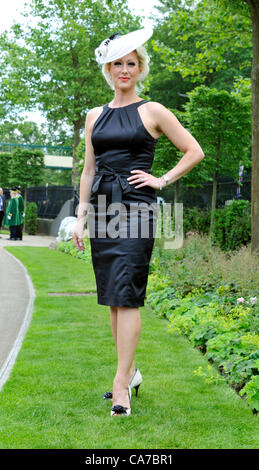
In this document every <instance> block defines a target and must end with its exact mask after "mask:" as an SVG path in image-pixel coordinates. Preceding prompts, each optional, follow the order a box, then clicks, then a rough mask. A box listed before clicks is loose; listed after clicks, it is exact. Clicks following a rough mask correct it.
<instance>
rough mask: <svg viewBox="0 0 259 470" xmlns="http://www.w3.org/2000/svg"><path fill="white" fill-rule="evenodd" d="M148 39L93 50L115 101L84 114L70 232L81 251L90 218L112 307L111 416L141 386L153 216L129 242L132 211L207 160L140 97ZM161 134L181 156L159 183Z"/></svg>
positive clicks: (121, 411) (102, 295) (159, 109)
mask: <svg viewBox="0 0 259 470" xmlns="http://www.w3.org/2000/svg"><path fill="white" fill-rule="evenodd" d="M151 35H152V30H150V29H149V28H144V29H141V30H138V31H134V32H132V33H129V34H126V35H124V36H120V35H113V36H111V37H110V38H109V39H106V40H104V41H103V42H102V43H101V45H100V46H99V48H97V49H96V51H95V53H96V59H97V61H98V63H99V64H101V65H102V72H103V74H104V76H105V78H106V81H107V82H108V84H109V85H110V86H111V88H112V89H114V98H113V100H112V101H111V102H110V103H109V104H107V105H105V106H101V107H97V108H93V109H91V110H90V111H89V112H88V114H87V117H86V123H85V137H86V155H85V164H84V169H83V172H82V175H81V181H80V204H79V210H78V221H77V224H76V227H75V230H74V234H73V240H74V243H75V245H76V247H77V248H78V249H79V250H84V248H85V247H84V242H83V238H82V237H83V230H84V225H85V220H86V214H88V225H90V227H92V228H90V238H89V239H90V244H91V253H92V262H93V267H94V271H95V276H96V284H97V295H98V304H101V305H108V306H109V307H110V318H111V327H112V333H113V338H114V342H115V345H116V351H117V357H118V365H117V371H116V375H115V377H114V381H113V391H112V393H110V394H109V393H107V394H105V395H104V397H105V398H109V397H110V398H112V400H113V406H112V409H111V416H122V415H125V416H128V415H130V413H131V389H132V388H133V387H134V388H135V389H136V393H137V391H138V388H139V386H140V384H141V383H142V375H141V373H140V371H139V370H138V369H136V368H135V364H134V357H135V352H136V348H137V345H138V340H139V336H140V330H141V317H140V311H139V307H141V306H143V305H144V299H145V294H146V285H147V277H148V266H149V262H150V258H151V254H152V248H153V243H154V237H155V229H154V227H155V221H156V216H155V213H154V211H152V210H150V211H149V212H148V218H146V219H145V220H146V225H147V226H148V229H149V231H148V235H147V236H145V237H143V236H142V234H141V233H140V231H139V232H138V233H137V236H136V233H134V235H133V237H132V236H131V231H130V226H131V223H132V221H133V226H134V224H135V228H136V226H137V227H139V222H140V219H141V212H140V213H139V211H138V210H136V209H135V212H134V210H133V211H132V212H130V211H131V209H132V207H133V208H134V207H135V208H136V207H137V206H138V204H146V205H149V207H151V206H152V205H154V204H155V203H156V190H159V189H162V187H164V186H165V185H166V184H171V183H174V182H175V181H177V180H178V179H179V178H181V177H182V176H183V175H185V174H186V173H187V172H188V171H190V170H191V169H192V168H193V167H194V166H195V165H196V164H197V163H199V162H200V161H201V160H202V159H203V157H204V154H203V151H202V149H201V147H200V145H199V144H198V142H197V141H196V140H195V139H194V137H193V136H191V135H190V133H189V132H188V131H187V130H186V129H184V128H183V127H182V125H181V124H180V123H179V121H178V120H177V118H176V117H175V116H174V114H172V113H171V112H170V111H169V110H168V109H167V108H165V107H164V106H163V105H161V104H160V103H157V102H147V101H145V100H143V99H141V97H139V96H138V94H137V91H136V86H138V82H139V81H141V80H143V79H144V78H145V77H146V75H147V73H148V60H149V59H148V56H147V53H146V51H145V49H144V47H143V44H144V43H145V42H146V41H147V40H148V39H149V38H150V36H151ZM163 133H164V134H165V135H166V136H167V137H168V139H170V140H171V142H172V143H173V144H174V145H175V146H176V147H177V148H178V149H180V150H181V151H182V152H183V153H184V155H183V157H182V159H181V160H180V161H179V163H178V164H177V165H176V166H175V167H173V168H172V169H171V170H170V171H168V172H167V174H166V175H163V176H161V177H160V178H156V177H155V176H153V175H152V174H151V167H152V163H153V157H154V151H155V145H156V142H157V139H158V138H159V137H160V136H161V135H162V134H163ZM99 198H100V199H99ZM102 198H104V199H102ZM103 201H104V202H103ZM89 203H90V204H89ZM112 204H115V206H112ZM116 204H119V205H120V207H121V208H122V209H121V210H120V212H119V217H120V218H119V220H120V223H119V232H118V231H117V232H116V230H115V227H114V226H112V227H113V231H112V230H110V228H109V223H111V222H112V219H113V217H112V216H115V213H116V216H117V215H118V212H115V211H113V210H111V208H113V207H116ZM109 207H110V209H109ZM117 207H118V206H117ZM108 211H110V212H108ZM136 214H137V215H136ZM117 220H118V219H117ZM98 224H99V225H98ZM110 227H111V225H110ZM116 234H117V235H118V234H119V236H116Z"/></svg>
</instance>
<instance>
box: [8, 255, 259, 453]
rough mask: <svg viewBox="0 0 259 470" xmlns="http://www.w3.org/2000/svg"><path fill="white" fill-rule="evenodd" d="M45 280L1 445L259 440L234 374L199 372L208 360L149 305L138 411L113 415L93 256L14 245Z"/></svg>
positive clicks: (196, 445) (110, 356) (37, 278)
mask: <svg viewBox="0 0 259 470" xmlns="http://www.w3.org/2000/svg"><path fill="white" fill-rule="evenodd" d="M8 251H10V252H11V253H12V254H14V255H15V256H16V257H17V258H18V259H19V260H21V261H22V263H23V264H24V265H25V266H26V267H27V269H28V271H29V274H30V276H31V278H32V281H33V284H34V287H35V289H36V294H37V297H36V300H35V304H34V314H33V318H32V322H31V325H30V328H29V330H28V332H27V335H26V337H25V340H24V342H23V346H22V349H21V351H20V353H19V355H18V358H17V361H16V364H15V366H14V368H13V371H12V373H11V376H10V378H9V380H8V381H7V383H6V384H5V386H4V387H3V389H2V391H1V393H0V448H2V449H3V448H60V449H65V448H72V449H76V448H85V449H98V448H99V449H141V448H143V449H145V448H146V449H176V448H181V449H186V448H190V449H200V448H203V449H212V448H216V449H221V448H226V449H230V448H234V449H239V448H258V441H259V439H258V437H259V433H258V419H257V417H256V416H253V415H252V412H251V409H250V408H249V407H248V406H247V405H246V403H245V402H244V401H243V400H241V399H240V397H238V396H237V394H236V393H235V392H234V391H233V390H232V389H231V388H230V387H229V386H228V385H227V384H226V383H219V384H218V385H216V384H206V383H205V382H204V379H203V378H202V377H199V376H195V375H194V374H193V371H194V369H197V368H198V367H199V366H200V365H201V366H203V367H206V365H207V361H206V360H205V359H204V358H203V356H202V355H201V354H200V353H199V351H197V350H195V349H193V348H192V347H191V346H190V344H189V342H188V341H187V340H186V339H185V338H184V337H181V336H178V335H175V334H170V333H169V332H168V323H167V321H166V320H161V319H159V318H157V317H156V316H155V315H154V313H153V311H152V310H151V309H150V307H149V306H148V305H146V306H145V307H142V308H141V309H140V311H141V315H142V333H141V339H140V343H139V346H138V350H137V356H136V365H137V366H138V367H139V368H140V370H141V373H142V374H143V384H142V385H141V387H140V389H139V395H138V397H137V398H136V397H135V391H134V393H133V397H132V415H131V416H130V417H128V418H126V417H123V418H120V417H118V418H111V417H110V407H111V402H110V401H104V400H103V398H102V396H103V393H104V392H105V391H107V390H111V387H112V381H113V376H114V374H115V370H116V354H115V348H114V346H113V341H112V334H111V330H110V320H109V308H108V307H105V306H101V305H98V304H97V302H96V296H95V295H89V296H84V297H83V296H81V297H74V296H73V297H72V296H71V297H65V296H64V297H51V296H49V295H48V293H49V292H75V291H77V292H92V291H93V290H95V280H94V275H93V270H92V267H91V264H86V263H85V262H83V261H82V260H78V259H75V258H72V257H70V256H68V255H66V254H64V253H60V252H56V251H52V250H50V249H48V248H31V247H8Z"/></svg>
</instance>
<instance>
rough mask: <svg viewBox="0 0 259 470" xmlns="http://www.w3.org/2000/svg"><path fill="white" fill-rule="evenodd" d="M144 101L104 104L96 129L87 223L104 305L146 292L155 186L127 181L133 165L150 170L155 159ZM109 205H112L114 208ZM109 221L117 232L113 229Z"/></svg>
mask: <svg viewBox="0 0 259 470" xmlns="http://www.w3.org/2000/svg"><path fill="white" fill-rule="evenodd" d="M145 102H146V101H145V100H142V101H139V102H138V103H132V104H131V105H128V106H123V107H121V108H110V107H109V106H108V105H105V106H104V107H103V111H102V113H101V115H100V116H99V117H98V119H97V121H96V122H95V125H94V128H93V131H92V144H93V147H94V152H95V156H96V173H95V177H94V181H93V185H92V192H91V198H90V203H91V206H90V209H89V211H88V226H89V232H90V243H91V253H92V262H93V267H94V272H95V277H96V285H97V297H98V304H101V305H109V306H118V307H119V306H121V307H123V306H125V307H140V306H143V305H144V299H145V297H146V286H147V278H148V268H149V263H150V258H151V254H152V249H153V245H154V237H155V230H156V221H157V203H156V190H155V189H153V188H151V187H150V186H145V187H143V188H138V189H135V186H137V185H138V184H132V185H130V184H129V182H128V181H127V178H128V177H129V176H132V174H131V173H130V171H131V170H137V169H140V170H144V171H145V172H147V173H150V172H151V167H152V163H153V159H154V151H155V145H156V142H157V140H156V139H154V138H153V137H152V136H151V135H150V134H149V132H148V131H147V130H146V129H145V127H144V125H143V122H142V120H141V118H140V115H139V112H138V107H139V106H141V105H143V104H144V103H145ZM111 204H113V205H112V206H111ZM116 204H117V206H116ZM116 207H117V208H118V210H116ZM140 207H142V209H143V210H139V208H140ZM109 208H110V210H111V208H112V209H114V210H111V213H110V214H109V213H107V211H108V210H109ZM111 223H113V227H114V228H115V233H114V231H112V233H111V231H109V224H111ZM116 229H117V231H116ZM115 235H116V236H115Z"/></svg>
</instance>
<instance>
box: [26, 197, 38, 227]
mask: <svg viewBox="0 0 259 470" xmlns="http://www.w3.org/2000/svg"><path fill="white" fill-rule="evenodd" d="M37 212H38V208H37V204H36V203H35V202H28V203H27V205H26V209H25V231H26V232H27V233H28V234H29V235H35V234H36V233H37V229H38V219H37Z"/></svg>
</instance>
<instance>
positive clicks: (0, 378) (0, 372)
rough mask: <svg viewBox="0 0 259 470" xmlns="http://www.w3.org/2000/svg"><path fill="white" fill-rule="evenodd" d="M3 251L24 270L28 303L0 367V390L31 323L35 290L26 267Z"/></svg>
mask: <svg viewBox="0 0 259 470" xmlns="http://www.w3.org/2000/svg"><path fill="white" fill-rule="evenodd" d="M5 253H8V255H9V256H11V257H12V258H13V259H14V260H15V261H16V262H17V263H18V264H19V265H20V267H21V268H22V270H23V272H24V277H25V279H26V281H27V285H28V290H29V301H28V304H27V308H26V310H25V315H24V318H23V321H22V324H21V327H20V329H19V332H18V335H17V337H16V339H15V341H14V343H13V346H12V349H11V350H10V352H9V354H8V356H7V358H6V360H5V362H4V363H3V365H2V367H1V369H0V391H1V389H2V387H3V385H4V384H5V382H6V381H7V379H8V377H9V375H10V373H11V371H12V368H13V366H14V363H15V360H16V358H17V355H18V353H19V351H20V349H21V346H22V343H23V340H24V338H25V335H26V332H27V330H28V327H29V325H30V323H31V319H32V313H33V306H34V300H35V297H36V295H35V290H34V287H33V283H32V280H31V278H30V276H29V274H28V271H27V269H26V267H25V266H24V265H23V264H22V263H21V261H20V260H19V259H17V258H16V257H15V256H14V255H12V254H11V253H9V251H7V250H5Z"/></svg>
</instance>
